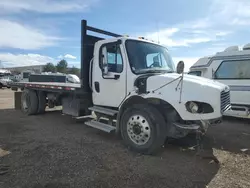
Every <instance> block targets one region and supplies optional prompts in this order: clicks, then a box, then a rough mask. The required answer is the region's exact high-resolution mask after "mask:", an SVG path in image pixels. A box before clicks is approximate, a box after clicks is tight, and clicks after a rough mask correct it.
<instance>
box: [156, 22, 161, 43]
mask: <svg viewBox="0 0 250 188" xmlns="http://www.w3.org/2000/svg"><path fill="white" fill-rule="evenodd" d="M156 28H157V38H158V44H160V36H159V22H158V21H156Z"/></svg>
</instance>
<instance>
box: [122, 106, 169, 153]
mask: <svg viewBox="0 0 250 188" xmlns="http://www.w3.org/2000/svg"><path fill="white" fill-rule="evenodd" d="M166 131H167V127H166V122H165V120H164V118H163V116H162V115H161V114H160V112H159V111H158V110H157V109H156V108H155V107H153V106H152V105H147V104H137V105H134V106H132V107H131V108H128V109H126V110H125V111H124V113H123V115H122V118H121V135H122V138H123V140H124V142H125V144H126V145H127V146H128V147H129V148H130V149H132V150H134V151H136V152H139V153H143V154H153V153H155V152H157V151H158V150H159V149H160V148H161V147H162V145H163V144H164V141H165V138H166Z"/></svg>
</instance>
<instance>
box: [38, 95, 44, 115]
mask: <svg viewBox="0 0 250 188" xmlns="http://www.w3.org/2000/svg"><path fill="white" fill-rule="evenodd" d="M37 97H38V108H37V114H43V113H45V108H46V95H45V93H44V92H43V91H38V92H37Z"/></svg>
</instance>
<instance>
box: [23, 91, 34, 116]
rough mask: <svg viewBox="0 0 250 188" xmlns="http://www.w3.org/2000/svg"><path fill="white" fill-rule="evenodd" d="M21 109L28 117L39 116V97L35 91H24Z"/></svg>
mask: <svg viewBox="0 0 250 188" xmlns="http://www.w3.org/2000/svg"><path fill="white" fill-rule="evenodd" d="M21 109H22V111H23V113H25V114H27V115H34V114H37V110H38V97H37V94H36V92H35V91H32V90H24V91H23V92H22V96H21Z"/></svg>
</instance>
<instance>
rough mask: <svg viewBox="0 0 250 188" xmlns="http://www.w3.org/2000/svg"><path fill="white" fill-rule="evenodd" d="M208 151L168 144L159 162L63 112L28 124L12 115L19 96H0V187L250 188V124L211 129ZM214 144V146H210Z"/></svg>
mask: <svg viewBox="0 0 250 188" xmlns="http://www.w3.org/2000/svg"><path fill="white" fill-rule="evenodd" d="M206 140H207V141H206V144H205V150H206V151H207V155H206V156H208V155H212V152H213V154H214V156H215V157H217V159H218V160H219V162H220V163H219V164H217V163H215V162H213V161H212V160H211V159H208V158H201V157H197V156H196V155H195V151H193V150H191V149H188V147H189V146H191V145H192V144H193V139H191V138H185V139H183V140H180V141H178V142H177V141H175V142H171V144H166V145H165V148H164V149H163V152H162V153H160V154H159V155H157V156H142V155H139V154H136V153H133V152H130V151H129V150H127V149H126V148H125V147H124V146H123V144H122V141H121V139H120V138H117V137H116V136H115V135H110V134H106V133H103V132H100V131H98V130H95V129H92V128H89V127H87V126H85V125H84V123H83V122H79V121H78V122H76V121H75V120H73V119H72V118H71V117H68V116H63V115H61V114H60V111H55V112H48V113H46V114H45V115H40V116H32V117H26V116H24V115H23V114H22V113H21V112H20V111H15V110H14V109H13V92H12V91H10V90H7V89H4V90H0V148H1V149H4V150H6V151H9V152H11V153H10V154H8V155H5V156H3V157H1V155H0V166H1V165H9V166H10V167H9V172H8V173H6V174H4V175H0V187H1V188H19V187H20V188H21V187H23V188H30V187H31V188H43V187H46V188H64V187H65V188H66V187H80V188H82V187H105V188H106V187H116V188H118V187H122V188H125V187H137V188H139V187H143V188H146V187H154V188H157V187H164V188H168V187H173V188H179V187H180V188H182V187H187V188H189V187H190V188H191V187H192V188H195V187H197V188H202V187H215V188H222V187H230V188H231V187H232V188H236V187H250V152H249V151H245V150H244V151H241V149H250V122H249V121H239V120H237V119H232V118H231V119H227V120H224V122H223V123H222V124H220V125H218V126H216V127H211V128H210V130H209V133H208V136H207V139H206ZM208 141H209V142H208Z"/></svg>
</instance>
